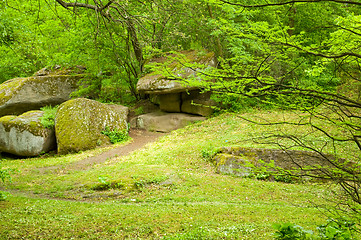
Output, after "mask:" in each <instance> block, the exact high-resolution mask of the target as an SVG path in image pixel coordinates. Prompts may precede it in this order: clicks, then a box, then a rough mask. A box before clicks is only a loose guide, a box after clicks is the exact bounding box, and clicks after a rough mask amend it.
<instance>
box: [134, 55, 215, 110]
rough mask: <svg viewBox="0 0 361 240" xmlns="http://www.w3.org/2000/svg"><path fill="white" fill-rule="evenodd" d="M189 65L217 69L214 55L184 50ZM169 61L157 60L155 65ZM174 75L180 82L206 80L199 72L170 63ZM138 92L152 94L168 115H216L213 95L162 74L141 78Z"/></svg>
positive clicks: (152, 97)
mask: <svg viewBox="0 0 361 240" xmlns="http://www.w3.org/2000/svg"><path fill="white" fill-rule="evenodd" d="M181 53H182V54H184V56H185V59H187V60H186V62H187V63H197V64H203V65H205V66H208V67H215V66H216V58H215V56H214V54H213V53H201V52H198V51H193V50H192V51H183V52H181ZM165 61H166V58H157V59H153V60H152V62H156V63H165ZM168 68H171V69H172V70H171V71H172V74H173V75H174V76H177V78H178V79H189V78H190V77H194V78H196V79H197V80H199V81H202V79H201V77H200V76H197V72H196V71H195V70H194V69H192V68H190V67H184V65H182V64H179V63H176V62H172V63H170V66H168ZM137 90H138V92H139V93H141V94H149V95H150V99H153V101H154V102H155V103H157V104H159V107H160V109H161V110H162V111H165V112H184V113H191V114H197V115H201V116H208V115H210V114H212V112H213V110H212V108H211V106H213V105H215V102H214V101H212V100H211V99H210V93H205V94H203V93H201V89H199V87H198V86H194V85H190V84H187V83H186V82H181V81H179V80H172V79H171V78H170V77H167V76H163V75H161V74H155V73H150V74H147V75H146V76H144V77H142V78H141V79H139V81H138V83H137Z"/></svg>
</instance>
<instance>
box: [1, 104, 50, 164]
mask: <svg viewBox="0 0 361 240" xmlns="http://www.w3.org/2000/svg"><path fill="white" fill-rule="evenodd" d="M43 113H44V112H43V111H30V112H26V113H24V114H22V115H21V116H4V117H2V118H0V152H7V153H11V154H15V155H18V156H25V157H32V156H37V155H39V154H41V153H45V152H49V151H50V150H53V149H55V148H56V141H55V134H54V129H48V128H45V127H44V126H43V125H42V124H41V119H40V118H41V117H42V116H43Z"/></svg>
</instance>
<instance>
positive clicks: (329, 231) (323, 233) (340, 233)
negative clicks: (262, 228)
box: [273, 219, 355, 240]
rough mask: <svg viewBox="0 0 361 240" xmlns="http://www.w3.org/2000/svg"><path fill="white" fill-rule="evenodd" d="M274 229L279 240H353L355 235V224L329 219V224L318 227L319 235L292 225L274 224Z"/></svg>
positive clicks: (343, 220)
mask: <svg viewBox="0 0 361 240" xmlns="http://www.w3.org/2000/svg"><path fill="white" fill-rule="evenodd" d="M273 228H274V229H276V230H277V231H276V232H275V233H274V234H273V237H274V239H277V240H287V239H290V240H291V239H300V240H314V239H320V240H332V239H339V240H351V239H354V238H353V234H355V229H354V223H352V222H350V221H347V220H345V219H329V220H328V222H327V224H324V225H320V226H319V227H317V230H318V232H317V233H315V232H313V231H311V230H305V229H304V228H303V227H301V226H298V225H296V224H292V223H283V224H274V225H273Z"/></svg>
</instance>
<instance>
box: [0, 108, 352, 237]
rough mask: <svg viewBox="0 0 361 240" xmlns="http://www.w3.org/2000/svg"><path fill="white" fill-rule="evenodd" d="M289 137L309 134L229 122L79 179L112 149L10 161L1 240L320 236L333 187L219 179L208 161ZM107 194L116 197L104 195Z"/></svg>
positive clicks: (196, 129)
mask: <svg viewBox="0 0 361 240" xmlns="http://www.w3.org/2000/svg"><path fill="white" fill-rule="evenodd" d="M243 116H245V117H251V116H252V117H253V116H254V114H251V113H247V114H244V115H243ZM256 116H257V118H259V117H262V118H268V119H269V120H270V121H276V120H280V119H282V118H294V119H296V118H298V117H299V116H298V115H295V114H291V113H287V112H285V113H282V112H272V113H271V112H260V113H257V114H256ZM280 130H281V131H288V132H289V131H292V132H293V133H295V134H298V133H299V134H303V133H304V132H306V131H309V129H307V127H304V128H295V127H294V126H280V125H278V126H260V125H255V124H251V123H249V122H247V121H245V120H242V119H240V118H238V117H236V116H234V115H221V116H218V117H215V118H212V119H209V120H207V121H205V122H202V123H198V124H194V125H192V126H188V127H186V128H184V129H180V130H177V131H174V132H173V133H171V134H170V135H167V136H165V137H163V138H162V139H160V140H159V141H158V142H156V143H153V144H149V145H148V146H147V147H146V148H144V149H142V150H140V151H137V152H135V153H133V154H131V155H129V156H127V157H123V158H114V159H110V160H108V161H106V162H105V163H103V164H98V165H93V166H89V168H88V169H87V170H77V169H72V168H71V164H72V163H74V162H77V161H80V160H82V159H84V158H86V157H89V156H92V155H95V154H98V153H99V152H101V151H104V149H96V150H92V151H86V152H82V153H78V154H73V155H66V156H54V157H48V158H32V159H21V160H20V159H19V160H11V159H8V160H5V161H4V162H3V166H5V167H6V168H8V167H9V168H16V169H18V170H19V172H17V173H14V174H13V179H12V183H6V184H5V185H4V187H3V188H4V189H5V191H6V189H8V191H11V192H13V196H12V197H9V200H8V201H7V202H0V211H1V214H0V229H1V231H0V238H1V239H14V238H15V239H16V238H21V237H25V238H27V239H70V238H74V239H80V238H85V239H122V238H123V239H137V238H138V239H162V238H165V239H272V237H271V234H272V232H274V230H273V229H272V227H271V226H272V224H273V223H280V222H294V223H297V224H299V225H301V226H304V227H305V228H311V229H315V228H316V226H318V225H319V224H322V223H325V221H326V219H327V217H326V216H324V215H323V214H322V213H321V211H319V209H318V208H316V207H315V205H326V206H327V204H328V203H327V201H325V195H327V194H328V191H327V189H326V188H325V187H324V186H321V185H316V184H311V183H306V184H286V183H278V182H265V181H259V180H255V179H248V178H236V177H232V176H227V175H219V174H216V173H215V172H214V167H213V166H212V164H211V163H210V162H208V161H206V160H205V159H204V158H202V152H207V151H212V149H214V148H218V147H222V146H229V145H241V146H247V147H275V146H272V145H268V146H264V145H257V144H255V143H254V142H253V141H252V140H250V139H251V138H253V137H256V136H259V135H260V134H262V133H264V132H275V131H280ZM309 138H310V140H312V139H313V140H314V141H315V142H316V144H317V142H318V141H316V140H319V136H317V135H312V134H311V135H310V136H309ZM347 147H350V146H345V150H352V149H346V148H347ZM104 184H105V185H106V186H108V187H107V188H109V189H108V190H102V191H99V190H94V189H96V188H97V187H98V188H99V186H102V185H104ZM16 190H19V191H16Z"/></svg>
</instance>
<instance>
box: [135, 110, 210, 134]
mask: <svg viewBox="0 0 361 240" xmlns="http://www.w3.org/2000/svg"><path fill="white" fill-rule="evenodd" d="M205 119H206V118H205V117H200V116H195V115H191V114H186V113H165V112H161V111H159V112H154V113H148V114H144V115H140V116H138V117H136V118H133V119H132V120H131V121H130V125H131V127H132V128H140V129H145V130H148V131H154V132H170V131H173V130H176V129H179V128H183V127H185V126H187V125H189V124H191V123H194V122H198V121H203V120H205Z"/></svg>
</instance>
